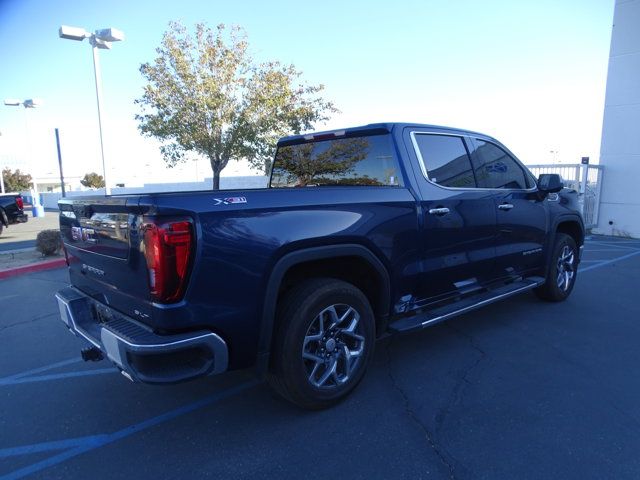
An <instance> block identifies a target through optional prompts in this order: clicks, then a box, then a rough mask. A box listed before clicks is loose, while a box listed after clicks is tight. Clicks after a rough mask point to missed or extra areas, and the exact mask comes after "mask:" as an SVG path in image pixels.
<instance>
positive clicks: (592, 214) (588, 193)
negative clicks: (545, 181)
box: [527, 163, 603, 228]
mask: <svg viewBox="0 0 640 480" xmlns="http://www.w3.org/2000/svg"><path fill="white" fill-rule="evenodd" d="M527 167H528V168H529V170H531V172H532V173H533V174H534V175H535V176H536V177H537V176H538V175H540V174H541V173H558V174H560V176H561V177H562V178H563V180H564V184H565V186H566V187H568V188H573V189H574V190H576V191H577V192H578V199H579V201H580V205H581V207H582V216H583V217H584V224H585V227H586V228H593V227H595V226H596V225H597V224H598V210H599V207H600V190H601V189H602V173H603V168H602V165H582V164H579V163H576V164H568V165H561V164H551V165H544V164H541V165H527Z"/></svg>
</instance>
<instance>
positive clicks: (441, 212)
mask: <svg viewBox="0 0 640 480" xmlns="http://www.w3.org/2000/svg"><path fill="white" fill-rule="evenodd" d="M429 213H430V214H431V215H446V214H447V213H449V209H448V208H447V207H439V208H430V209H429Z"/></svg>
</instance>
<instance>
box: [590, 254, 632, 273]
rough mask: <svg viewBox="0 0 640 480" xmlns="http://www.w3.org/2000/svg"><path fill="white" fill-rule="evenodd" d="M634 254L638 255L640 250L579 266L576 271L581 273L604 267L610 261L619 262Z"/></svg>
mask: <svg viewBox="0 0 640 480" xmlns="http://www.w3.org/2000/svg"><path fill="white" fill-rule="evenodd" d="M636 255H640V250H636V251H635V252H631V253H628V254H627V255H623V256H621V257H617V258H612V259H611V260H605V261H603V262H600V263H596V264H595V265H589V266H588V267H585V268H580V269H579V270H578V271H579V272H583V273H584V272H588V271H589V270H593V269H594V268H600V267H604V266H605V265H610V264H612V263H615V262H619V261H620V260H625V259H627V258H631V257H635V256H636Z"/></svg>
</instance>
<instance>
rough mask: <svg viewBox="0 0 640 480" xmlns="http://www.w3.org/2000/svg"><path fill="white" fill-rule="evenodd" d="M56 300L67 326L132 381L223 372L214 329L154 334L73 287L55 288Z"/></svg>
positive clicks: (223, 351)
mask: <svg viewBox="0 0 640 480" xmlns="http://www.w3.org/2000/svg"><path fill="white" fill-rule="evenodd" d="M56 299H57V300H58V307H59V309H60V317H61V319H62V321H63V322H64V324H65V325H66V326H67V328H68V329H69V330H70V331H71V332H72V333H73V334H74V335H77V336H80V337H82V338H84V339H85V340H86V341H88V342H89V343H90V344H92V345H93V346H94V347H96V348H98V349H100V351H101V352H102V353H103V354H104V355H106V357H107V358H109V360H111V361H112V362H113V363H114V364H115V365H116V366H117V367H118V368H119V369H120V370H121V371H122V372H123V374H124V375H125V376H126V377H128V378H130V379H131V380H134V381H140V382H145V383H176V382H181V381H184V380H189V379H192V378H195V377H200V376H203V375H214V374H217V373H222V372H224V371H226V370H227V365H228V351H227V345H226V343H225V341H224V340H222V338H220V337H219V336H218V335H216V334H215V333H213V332H210V331H199V332H190V333H182V334H177V335H158V334H156V333H154V332H153V331H151V330H150V329H149V328H148V327H146V326H144V325H141V324H140V323H138V322H136V321H135V320H133V319H131V318H129V317H127V316H125V315H122V314H121V313H119V312H117V311H115V310H113V309H112V308H110V307H108V306H107V305H104V304H103V303H100V302H98V301H96V300H94V299H92V298H90V297H89V296H87V295H85V294H84V293H82V292H81V291H80V290H78V289H76V288H74V287H68V288H65V289H63V290H60V291H59V292H58V293H56Z"/></svg>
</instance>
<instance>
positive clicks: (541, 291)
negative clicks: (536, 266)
mask: <svg viewBox="0 0 640 480" xmlns="http://www.w3.org/2000/svg"><path fill="white" fill-rule="evenodd" d="M577 273H578V248H577V246H576V242H575V240H574V239H573V238H572V237H570V236H569V235H566V234H564V233H558V234H556V241H555V244H554V246H553V251H552V253H551V264H550V265H549V268H548V273H547V281H546V282H545V283H544V285H542V286H540V287H538V288H536V290H535V292H536V294H537V295H538V296H539V297H540V298H542V299H544V300H548V301H550V302H561V301H563V300H565V299H566V298H567V297H568V296H569V295H570V294H571V291H572V290H573V286H574V285H575V282H576V275H577Z"/></svg>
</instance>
